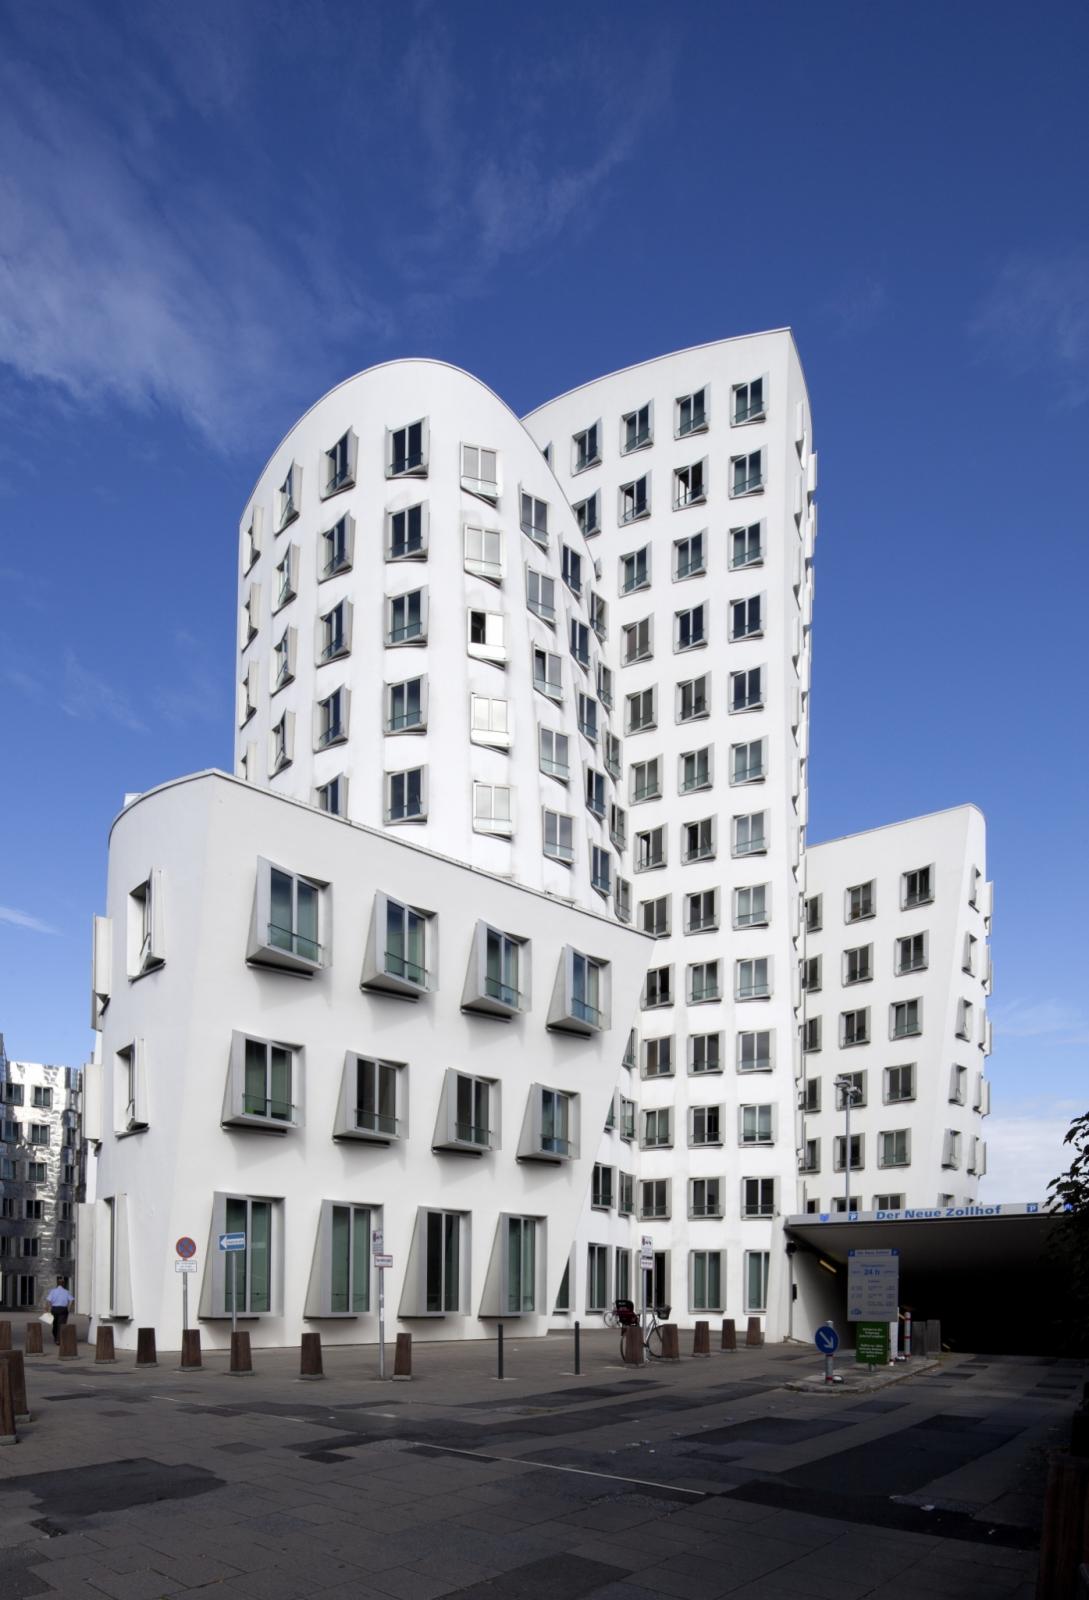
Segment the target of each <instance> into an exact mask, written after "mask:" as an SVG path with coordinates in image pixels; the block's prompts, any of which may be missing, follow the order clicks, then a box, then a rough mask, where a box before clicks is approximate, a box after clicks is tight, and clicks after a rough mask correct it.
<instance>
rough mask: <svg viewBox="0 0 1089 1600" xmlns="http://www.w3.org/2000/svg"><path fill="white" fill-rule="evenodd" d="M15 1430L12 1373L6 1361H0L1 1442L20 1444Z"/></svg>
mask: <svg viewBox="0 0 1089 1600" xmlns="http://www.w3.org/2000/svg"><path fill="white" fill-rule="evenodd" d="M18 1443H19V1435H18V1434H17V1433H16V1432H15V1406H14V1404H13V1403H12V1394H11V1373H10V1372H9V1371H8V1364H7V1362H6V1361H0V1444H18Z"/></svg>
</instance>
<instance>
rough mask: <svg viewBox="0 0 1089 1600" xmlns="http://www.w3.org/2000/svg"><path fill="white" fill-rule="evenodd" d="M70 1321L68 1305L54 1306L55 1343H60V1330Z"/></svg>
mask: <svg viewBox="0 0 1089 1600" xmlns="http://www.w3.org/2000/svg"><path fill="white" fill-rule="evenodd" d="M67 1321H68V1307H67V1306H54V1307H53V1343H54V1344H60V1331H61V1329H62V1328H63V1327H64V1324H65V1323H66V1322H67Z"/></svg>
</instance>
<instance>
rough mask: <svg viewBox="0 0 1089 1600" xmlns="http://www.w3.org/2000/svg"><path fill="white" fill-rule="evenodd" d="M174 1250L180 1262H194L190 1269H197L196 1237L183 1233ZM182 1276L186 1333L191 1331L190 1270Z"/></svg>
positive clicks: (184, 1328)
mask: <svg viewBox="0 0 1089 1600" xmlns="http://www.w3.org/2000/svg"><path fill="white" fill-rule="evenodd" d="M174 1250H175V1253H176V1254H177V1256H178V1260H179V1261H180V1262H192V1263H193V1265H192V1267H191V1268H190V1271H195V1270H196V1262H195V1261H193V1257H194V1256H195V1255H196V1253H197V1244H196V1240H195V1239H190V1238H189V1236H188V1234H184V1233H183V1234H182V1236H181V1238H180V1239H179V1240H177V1242H176V1243H175V1245H174ZM175 1265H177V1263H175ZM180 1276H181V1281H182V1333H183V1334H184V1333H188V1332H189V1272H187V1271H184V1270H183V1271H182V1272H181V1274H180Z"/></svg>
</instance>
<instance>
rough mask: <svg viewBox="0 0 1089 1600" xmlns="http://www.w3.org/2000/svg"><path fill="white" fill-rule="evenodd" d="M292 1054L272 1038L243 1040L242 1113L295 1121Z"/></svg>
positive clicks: (249, 1115) (293, 1056)
mask: <svg viewBox="0 0 1089 1600" xmlns="http://www.w3.org/2000/svg"><path fill="white" fill-rule="evenodd" d="M294 1064H295V1052H294V1050H292V1049H291V1047H290V1046H289V1045H284V1044H276V1043H274V1042H273V1041H272V1040H271V1039H250V1038H247V1039H246V1040H245V1045H244V1056H243V1089H242V1112H243V1114H244V1115H245V1116H247V1117H262V1118H265V1119H267V1120H269V1121H272V1122H292V1121H294V1110H295V1107H294V1105H293V1104H292V1080H293V1077H294Z"/></svg>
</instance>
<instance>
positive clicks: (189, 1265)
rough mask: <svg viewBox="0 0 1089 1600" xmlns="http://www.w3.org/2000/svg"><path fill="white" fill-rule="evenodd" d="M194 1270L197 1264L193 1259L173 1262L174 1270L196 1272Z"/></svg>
mask: <svg viewBox="0 0 1089 1600" xmlns="http://www.w3.org/2000/svg"><path fill="white" fill-rule="evenodd" d="M196 1270H197V1264H196V1262H195V1261H175V1263H174V1271H175V1272H196Z"/></svg>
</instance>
